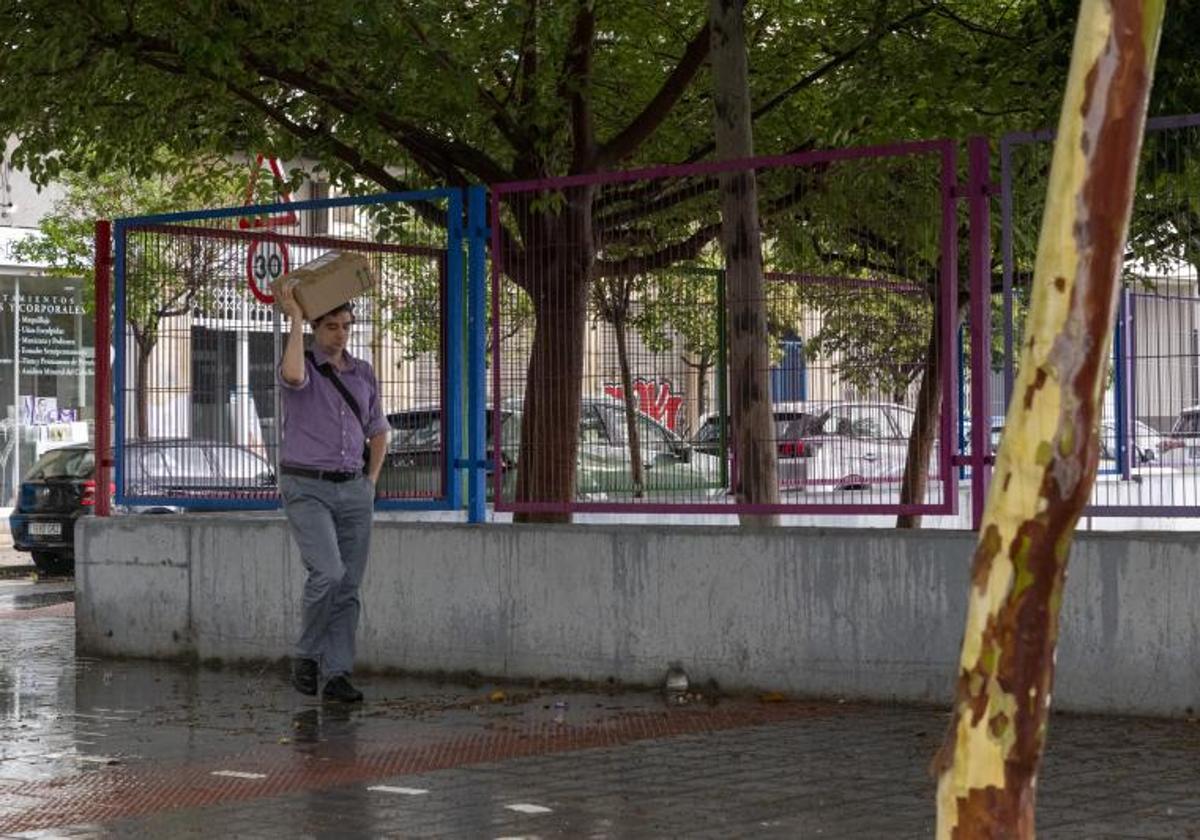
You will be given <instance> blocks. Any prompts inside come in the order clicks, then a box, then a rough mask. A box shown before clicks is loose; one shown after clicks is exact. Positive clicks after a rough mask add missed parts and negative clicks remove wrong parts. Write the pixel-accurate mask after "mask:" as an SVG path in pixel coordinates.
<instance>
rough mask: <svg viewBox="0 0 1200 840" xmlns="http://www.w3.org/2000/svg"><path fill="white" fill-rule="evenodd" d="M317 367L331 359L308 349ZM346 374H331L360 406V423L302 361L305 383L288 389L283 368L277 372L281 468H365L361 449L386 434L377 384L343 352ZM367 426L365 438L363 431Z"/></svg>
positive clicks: (357, 361)
mask: <svg viewBox="0 0 1200 840" xmlns="http://www.w3.org/2000/svg"><path fill="white" fill-rule="evenodd" d="M312 354H313V357H314V358H315V359H316V361H317V364H324V363H325V362H327V361H329V357H328V356H326V355H325V354H324V353H322V352H321V350H320V348H318V347H316V346H314V347H313V348H312ZM342 358H343V362H344V363H347V367H346V368H345V369H344V370H338V369H337V368H336V367H335V368H334V369H333V373H334V375H335V376H337V377H338V378H339V379H341V381H342V384H343V385H345V386H346V389H347V390H348V391H349V392H350V393H351V394H353V395H354V399H356V400H358V409H359V411H361V412H363V413H364V414H365V416H364V417H363V422H362V423H360V422H359V420H358V418H357V417H355V416H354V409H352V408H351V407H350V404H349V403H347V402H346V398H345V397H343V396H342V395H341V393H339V392H338V389H337V387H336V386H335V385H334V384H333V382H332V381H330V380H329V378H328V377H326V376H323V375H322V374H321V372H320V371H318V370H317V369H316V368H315V367H314V366H313V363H312V362H311V361H310V360H309V359H308V357H307V356H306V357H305V359H304V381H303V382H301V383H300V384H299V385H289V384H288V383H287V382H285V381H284V379H283V373H282V367H283V366H282V365H280V368H279V369H278V370H276V372H275V378H276V381H277V382H278V383H279V387H280V395H281V397H282V400H283V445H282V449H281V450H280V453H279V462H280V463H281V464H288V465H290V466H293V467H311V468H312V469H318V470H336V471H339V472H358V471H359V470H361V469H362V468H363V443H364V442H365V441H366V439H368V438H372V437H374V436H375V435H378V434H381V433H383V432H387V431H388V429H389V426H388V422H387V420H385V419H384V417H383V408H382V407H381V406H380V403H379V384H378V383H377V382H376V380H375V371H373V370H372V369H371V365H370V364H368V363H367V362H364V361H363V360H362V359H356V358H354V357H353V356H351V355H350V354H349V353H347V352H345V351H343V352H342ZM364 423H365V425H366V432H365V434H364V431H363V425H364Z"/></svg>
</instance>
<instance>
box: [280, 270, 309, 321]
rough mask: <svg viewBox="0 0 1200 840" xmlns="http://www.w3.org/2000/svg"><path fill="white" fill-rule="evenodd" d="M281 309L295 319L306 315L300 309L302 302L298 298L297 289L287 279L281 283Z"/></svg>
mask: <svg viewBox="0 0 1200 840" xmlns="http://www.w3.org/2000/svg"><path fill="white" fill-rule="evenodd" d="M279 309H280V311H282V312H283V314H284V315H286V316H288V317H289V318H291V319H292V320H293V321H298V320H300V319H301V318H303V317H304V311H303V310H301V309H300V304H299V302H297V300H296V292H295V289H294V288H293V286H292V284H291V283H289V282H288V281H286V280H285V281H283V282H282V283H280V284H279Z"/></svg>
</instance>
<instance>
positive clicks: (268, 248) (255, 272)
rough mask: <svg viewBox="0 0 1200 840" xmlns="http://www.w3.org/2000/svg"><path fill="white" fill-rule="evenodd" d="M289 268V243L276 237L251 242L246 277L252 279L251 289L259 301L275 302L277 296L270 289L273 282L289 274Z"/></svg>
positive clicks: (247, 256) (247, 257)
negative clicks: (278, 240)
mask: <svg viewBox="0 0 1200 840" xmlns="http://www.w3.org/2000/svg"><path fill="white" fill-rule="evenodd" d="M288 270H289V265H288V250H287V245H285V244H283V243H282V242H277V241H276V240H274V239H255V240H254V241H253V242H251V243H250V252H249V253H248V254H247V255H246V279H247V280H249V281H250V291H251V292H252V293H253V294H254V296H255V297H256V298H258V300H259V301H261V302H262V303H274V302H275V296H274V295H272V294H271V293H270V292H269V291H268V290H269V289H270V288H271V282H272V281H273V280H275V278H277V277H282V276H283V275H285V274H287V273H288Z"/></svg>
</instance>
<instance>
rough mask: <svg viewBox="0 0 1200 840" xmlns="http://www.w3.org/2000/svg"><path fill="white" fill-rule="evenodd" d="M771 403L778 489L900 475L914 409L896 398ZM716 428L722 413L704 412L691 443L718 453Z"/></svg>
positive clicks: (867, 482)
mask: <svg viewBox="0 0 1200 840" xmlns="http://www.w3.org/2000/svg"><path fill="white" fill-rule="evenodd" d="M772 409H773V414H774V419H775V446H776V451H777V454H778V457H779V462H778V474H779V483H780V487H781V489H785V490H786V489H791V488H793V487H796V486H803V487H807V486H813V487H822V486H823V487H827V488H832V489H861V488H866V487H870V486H872V485H874V484H878V483H883V482H894V481H899V480H900V478H901V477H902V476H903V474H904V463H905V460H906V459H907V456H908V439H909V436H910V435H911V433H912V427H913V423H914V422H915V413H914V412H913V410H912V409H910V408H906V407H905V406H902V405H896V404H894V403H881V402H824V401H809V402H780V403H776V404H775V405H774V406H773V407H772ZM720 431H721V419H720V417H719V416H718V415H716V414H708V415H705V416H704V417H703V418H702V419H701V422H700V425H699V426H698V428H697V433H696V437H695V438H693V445H694V446H695V447H696V448H697V449H701V450H702V451H705V452H710V453H713V454H716V453H717V452H719V451H720ZM934 468H936V463H935V464H934V465H933V466H931V469H934Z"/></svg>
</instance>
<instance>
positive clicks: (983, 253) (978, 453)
mask: <svg viewBox="0 0 1200 840" xmlns="http://www.w3.org/2000/svg"><path fill="white" fill-rule="evenodd" d="M967 150H968V151H967V154H968V174H967V180H968V186H967V190H968V207H969V212H970V229H971V251H970V284H971V298H970V299H971V304H970V309H971V527H972V528H974V529H978V528H979V525H980V523H981V522H982V521H983V507H984V503H985V502H986V501H987V490H988V480H989V478H990V477H991V453H990V452H989V449H990V447H989V445H988V443H989V441H988V438H989V426H990V425H991V421H990V417H991V407H990V406H991V401H990V400H989V394H988V386H989V384H990V383H989V379H990V375H991V333H992V330H991V317H990V316H991V291H992V288H991V286H992V284H991V273H992V272H991V228H990V210H991V207H990V203H991V196H990V192H991V188H990V183H989V177H988V176H989V174H990V171H989V167H990V160H989V150H988V139H987V138H986V137H979V136H977V137H972V138H971V139H970V140H969V141H968V145H967Z"/></svg>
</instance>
